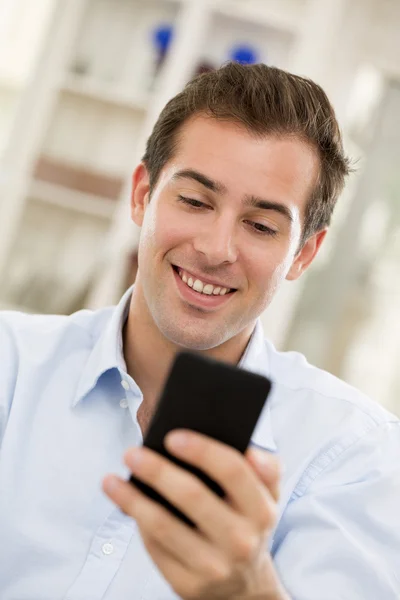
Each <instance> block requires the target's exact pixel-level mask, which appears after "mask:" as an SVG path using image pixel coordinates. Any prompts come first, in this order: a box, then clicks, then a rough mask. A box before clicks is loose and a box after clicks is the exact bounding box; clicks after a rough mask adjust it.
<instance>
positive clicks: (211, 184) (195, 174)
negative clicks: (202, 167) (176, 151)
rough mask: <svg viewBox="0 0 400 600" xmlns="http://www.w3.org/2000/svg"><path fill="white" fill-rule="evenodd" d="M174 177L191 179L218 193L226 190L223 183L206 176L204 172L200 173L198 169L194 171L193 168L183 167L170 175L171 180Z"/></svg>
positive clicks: (223, 192) (174, 178)
mask: <svg viewBox="0 0 400 600" xmlns="http://www.w3.org/2000/svg"><path fill="white" fill-rule="evenodd" d="M176 179H192V180H193V181H197V183H200V184H201V185H203V186H204V187H206V188H207V189H208V190H211V191H212V192H216V193H218V194H225V193H226V192H227V191H228V190H227V188H226V187H225V186H224V184H223V183H219V182H218V181H214V180H213V179H210V178H209V177H207V175H204V173H200V171H196V170H195V169H183V170H182V171H178V172H177V173H175V174H174V176H173V177H172V180H176Z"/></svg>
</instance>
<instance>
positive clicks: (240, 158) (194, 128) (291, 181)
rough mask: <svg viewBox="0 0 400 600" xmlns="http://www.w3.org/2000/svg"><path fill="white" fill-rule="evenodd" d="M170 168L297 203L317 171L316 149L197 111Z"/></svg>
mask: <svg viewBox="0 0 400 600" xmlns="http://www.w3.org/2000/svg"><path fill="white" fill-rule="evenodd" d="M177 142H178V143H177V148H176V151H175V154H174V157H173V159H172V163H173V167H174V168H173V169H172V171H173V172H174V171H176V170H179V169H182V168H192V169H196V170H198V171H201V172H204V174H205V175H207V176H208V177H210V178H213V179H215V180H216V181H220V182H221V183H223V184H224V185H225V186H226V187H227V188H228V190H229V192H231V193H232V192H238V193H242V194H248V193H252V194H257V195H260V196H265V195H266V194H267V195H274V196H275V198H273V199H276V200H277V199H279V200H284V201H287V202H288V203H295V204H297V205H298V206H299V208H301V205H302V204H305V202H306V200H307V199H308V198H309V196H310V194H311V192H312V190H313V188H314V186H315V183H316V181H317V178H318V172H319V159H318V157H317V153H316V152H315V151H314V150H313V149H312V148H311V147H310V146H309V145H308V144H306V143H304V142H303V141H301V140H300V139H299V138H296V137H294V136H289V135H288V136H282V137H277V136H263V137H256V136H254V135H252V134H251V133H250V132H249V131H247V130H246V129H245V128H244V127H243V126H241V125H239V124H235V123H232V122H227V121H220V120H217V119H215V118H212V117H207V116H202V115H199V116H196V117H193V118H191V119H190V120H188V121H187V122H186V123H185V124H184V125H183V126H182V129H181V131H180V133H179V136H178V140H177Z"/></svg>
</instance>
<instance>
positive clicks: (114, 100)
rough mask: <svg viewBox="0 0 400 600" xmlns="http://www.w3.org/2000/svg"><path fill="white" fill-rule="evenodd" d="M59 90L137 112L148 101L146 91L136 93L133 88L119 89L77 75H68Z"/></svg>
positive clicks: (145, 108)
mask: <svg viewBox="0 0 400 600" xmlns="http://www.w3.org/2000/svg"><path fill="white" fill-rule="evenodd" d="M61 90H62V91H63V92H67V93H69V94H73V95H75V96H82V97H84V98H89V99H91V100H96V101H98V102H102V103H104V104H112V105H114V106H120V107H121V108H129V109H131V110H135V111H138V112H145V111H146V110H147V107H148V103H149V94H148V93H142V94H138V93H135V92H134V91H133V90H121V89H118V88H117V87H114V89H113V87H112V84H105V83H103V82H102V81H98V80H96V79H94V78H89V77H79V76H77V75H70V76H68V78H67V80H66V81H65V83H64V85H63V86H62V87H61Z"/></svg>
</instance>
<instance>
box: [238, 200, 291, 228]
mask: <svg viewBox="0 0 400 600" xmlns="http://www.w3.org/2000/svg"><path fill="white" fill-rule="evenodd" d="M244 204H245V205H246V206H251V207H253V208H261V209H263V210H274V211H275V212H278V213H280V214H281V215H283V216H284V217H285V218H286V219H287V221H289V223H293V221H294V218H293V214H292V212H291V210H290V209H289V208H288V207H287V206H286V205H285V204H281V203H280V202H273V201H272V200H264V199H263V198H259V197H258V196H246V197H245V200H244Z"/></svg>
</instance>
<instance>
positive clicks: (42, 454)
mask: <svg viewBox="0 0 400 600" xmlns="http://www.w3.org/2000/svg"><path fill="white" fill-rule="evenodd" d="M348 172H349V162H348V160H347V158H346V157H345V155H344V153H343V148H342V142H341V137H340V133H339V128H338V125H337V122H336V120H335V116H334V112H333V110H332V108H331V106H330V104H329V102H328V100H327V98H326V96H325V94H324V92H323V91H322V90H321V88H320V87H319V86H317V85H316V84H314V83H313V82H311V81H308V80H305V79H302V78H300V77H297V76H294V75H291V74H289V73H286V72H284V71H281V70H279V69H275V68H270V67H267V66H265V65H256V66H252V67H244V66H240V65H237V64H234V63H230V64H228V65H226V66H225V67H223V68H222V69H220V70H218V71H216V72H213V73H208V74H205V75H202V76H201V77H199V78H197V79H195V80H194V81H193V82H191V83H190V84H188V86H187V87H186V88H185V90H184V91H183V92H182V93H180V94H178V95H177V96H176V97H175V98H173V99H172V100H171V101H170V102H169V103H168V104H167V106H166V107H165V108H164V110H163V111H162V113H161V115H160V117H159V119H158V122H157V124H156V125H155V127H154V130H153V132H152V134H151V136H150V138H149V140H148V145H147V150H146V153H145V156H144V158H143V161H142V163H141V164H140V165H139V166H138V167H137V168H136V170H135V172H134V175H133V186H132V203H131V212H132V219H133V220H134V221H135V223H137V224H138V225H140V226H141V227H142V231H141V237H140V243H139V259H138V263H139V269H138V274H137V279H136V283H135V285H134V287H133V289H130V290H128V291H127V292H126V294H125V295H124V297H123V298H122V300H121V302H120V304H119V305H118V306H117V307H116V308H106V309H102V310H99V311H96V312H90V311H80V312H78V313H76V314H74V315H72V316H70V317H60V316H28V315H22V314H13V313H4V314H3V315H2V316H1V319H0V340H1V343H0V360H1V365H2V368H1V372H0V410H1V412H0V417H1V421H0V423H1V429H0V440H2V441H1V444H2V446H1V461H0V490H1V497H0V531H1V537H2V544H1V549H0V590H1V594H0V595H1V598H2V600H16V599H18V600H28V599H29V600H33V599H35V600H37V599H38V598H40V599H41V600H50V599H51V600H54V599H55V598H63V599H65V600H78V599H85V600H88V599H93V600H100V599H104V600H127V599H128V598H132V599H139V598H140V599H143V600H168V599H172V598H178V597H180V598H184V599H189V598H191V599H197V600H212V599H224V600H228V599H229V600H237V599H239V598H240V599H241V600H247V599H255V598H257V599H260V600H261V599H262V600H287V599H296V600H303V599H304V600H330V599H332V600H333V599H334V600H338V599H339V598H340V599H346V600H347V599H349V600H358V599H360V600H361V599H362V600H378V599H379V600H394V599H395V598H399V595H400V583H399V573H400V517H399V516H398V502H399V496H398V494H399V491H400V471H399V466H398V456H399V453H400V433H399V422H398V420H397V419H396V418H395V417H393V416H392V415H390V414H389V413H387V412H386V411H385V410H384V409H383V408H381V407H380V406H379V405H378V404H375V403H373V402H372V401H370V400H369V399H368V398H366V397H364V396H363V395H362V394H361V393H360V392H358V391H356V390H355V389H353V388H351V387H350V386H348V385H346V384H345V383H343V382H341V381H340V380H338V379H336V378H334V377H333V376H331V375H329V374H328V373H325V372H323V371H321V370H319V369H316V368H314V367H312V366H310V365H309V364H308V363H307V362H306V360H305V359H304V358H303V357H302V356H300V355H299V354H296V353H279V352H277V351H276V350H275V349H274V348H273V346H272V344H271V343H270V342H268V341H265V340H264V339H263V333H262V330H261V326H260V323H259V321H258V317H259V315H260V314H261V313H262V312H263V311H264V310H265V309H266V308H267V306H268V304H269V302H270V301H271V299H272V297H273V296H274V294H275V293H276V291H277V289H278V288H279V286H280V284H281V283H282V281H283V280H284V279H290V280H294V279H297V278H298V277H300V275H301V274H302V273H303V272H304V271H305V270H306V269H307V268H308V266H309V265H310V264H311V263H312V261H313V259H314V258H315V256H316V254H317V252H318V250H319V248H320V246H321V243H322V242H323V240H324V238H325V235H326V232H327V227H328V225H329V222H330V219H331V215H332V211H333V209H334V206H335V203H336V200H337V198H338V195H339V194H340V192H341V190H342V187H343V183H344V179H345V177H346V175H347V174H348ZM181 348H189V349H191V350H194V351H197V352H200V353H203V354H207V355H209V356H212V357H215V358H217V359H220V360H223V361H226V362H230V363H233V364H239V366H240V367H243V368H246V369H249V370H252V371H256V372H259V373H263V374H266V375H267V376H269V377H270V378H271V379H272V380H273V381H274V390H273V394H272V397H271V399H270V401H269V402H268V404H267V405H266V408H265V409H264V411H263V413H262V415H261V417H260V420H259V422H258V424H257V427H256V430H255V432H254V435H253V438H252V444H251V448H250V449H249V450H248V451H247V453H246V455H245V456H244V457H243V456H242V455H241V454H239V453H237V452H236V451H234V450H232V449H231V448H229V447H228V446H225V445H223V444H220V443H216V442H215V441H214V440H211V439H209V438H206V437H203V436H201V435H198V434H194V433H190V432H188V431H186V432H185V431H175V432H171V434H170V435H169V436H168V437H167V438H166V444H167V446H168V448H169V449H170V451H171V452H173V453H174V454H176V456H178V457H183V458H184V459H185V460H186V461H188V462H190V463H192V464H193V465H196V466H198V467H200V468H202V469H203V470H204V471H205V472H207V473H208V474H209V475H210V476H211V477H212V478H214V479H215V480H216V481H218V482H219V483H220V485H221V486H222V487H223V488H224V489H225V490H226V493H227V500H222V499H220V498H219V497H217V496H216V495H214V494H213V493H212V492H210V491H209V490H208V489H207V488H206V487H205V486H203V485H202V483H201V482H200V480H198V479H197V478H195V477H194V476H193V475H191V474H189V473H188V472H186V471H184V470H182V469H180V468H178V467H177V466H175V465H173V464H172V463H171V462H169V461H167V460H164V459H163V458H162V457H160V456H158V455H156V454H155V453H152V452H151V451H150V450H144V449H141V448H140V446H141V442H142V439H143V434H144V432H145V431H146V429H147V427H148V424H149V421H150V419H151V416H152V414H153V412H154V408H155V405H156V402H157V398H158V395H159V393H160V390H161V388H162V385H163V382H164V380H165V377H166V374H167V372H168V369H169V368H170V366H171V362H172V360H173V358H174V356H175V354H176V353H177V351H179V349H181ZM121 385H122V387H121ZM193 385H196V382H195V381H193ZM187 401H188V402H190V389H188V390H187ZM248 401H249V399H247V398H243V410H246V402H248ZM226 418H227V419H229V415H227V416H226ZM274 455H275V456H274ZM131 473H134V474H135V475H136V476H137V477H140V478H141V479H142V480H143V481H145V482H148V483H151V485H152V486H153V487H154V488H155V489H157V490H158V491H159V492H161V493H162V494H163V495H165V497H167V498H168V499H169V500H170V501H171V502H172V503H174V504H176V506H177V507H178V508H180V509H181V510H183V512H185V513H186V514H187V515H188V516H189V517H190V518H191V519H192V520H193V521H194V522H195V523H196V524H197V529H195V530H194V529H191V528H189V527H187V526H186V525H185V524H184V523H182V522H181V521H179V520H178V519H176V518H175V517H174V516H173V515H171V514H170V513H169V512H167V511H166V510H165V509H164V508H163V507H161V506H159V505H158V504H156V503H154V502H152V501H151V500H149V499H148V498H147V497H145V496H143V495H142V494H141V493H140V492H139V491H138V490H137V489H135V488H134V487H133V486H132V485H130V484H129V483H127V482H126V480H127V479H128V477H129V475H130V474H131Z"/></svg>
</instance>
